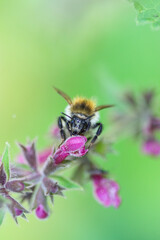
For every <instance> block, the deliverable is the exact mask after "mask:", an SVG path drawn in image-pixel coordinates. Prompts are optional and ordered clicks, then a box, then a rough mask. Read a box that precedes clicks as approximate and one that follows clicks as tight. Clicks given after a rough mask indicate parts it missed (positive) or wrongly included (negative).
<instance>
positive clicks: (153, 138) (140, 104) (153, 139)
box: [112, 90, 160, 156]
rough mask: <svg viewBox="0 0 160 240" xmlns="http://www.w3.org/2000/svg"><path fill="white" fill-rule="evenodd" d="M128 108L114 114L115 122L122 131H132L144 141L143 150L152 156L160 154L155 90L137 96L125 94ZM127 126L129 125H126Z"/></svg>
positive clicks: (159, 128)
mask: <svg viewBox="0 0 160 240" xmlns="http://www.w3.org/2000/svg"><path fill="white" fill-rule="evenodd" d="M124 100H125V104H124V106H126V110H125V111H121V112H118V113H116V114H115V115H114V117H113V119H112V120H114V123H116V125H117V126H119V129H120V133H122V132H126V131H125V130H127V131H130V133H132V134H133V135H134V136H135V137H136V138H137V137H139V138H140V139H141V142H142V152H143V153H144V154H147V155H151V156H159V155H160V137H159V136H158V134H159V131H160V116H158V115H157V114H156V112H155V109H154V105H155V104H153V102H154V101H155V92H154V91H153V90H150V91H146V92H144V93H142V95H141V96H139V97H136V96H135V95H134V94H133V93H127V94H125V96H124ZM126 126H127V127H126Z"/></svg>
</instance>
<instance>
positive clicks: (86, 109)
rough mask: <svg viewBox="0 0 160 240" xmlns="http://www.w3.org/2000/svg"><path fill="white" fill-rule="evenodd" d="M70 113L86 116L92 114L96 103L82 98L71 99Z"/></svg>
mask: <svg viewBox="0 0 160 240" xmlns="http://www.w3.org/2000/svg"><path fill="white" fill-rule="evenodd" d="M70 108H71V112H73V113H82V114H85V115H87V116H90V115H92V114H94V112H95V108H96V103H95V101H94V100H91V99H86V98H83V97H76V98H74V99H73V101H72V104H71V107H70Z"/></svg>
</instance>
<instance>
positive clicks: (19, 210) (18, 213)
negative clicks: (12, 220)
mask: <svg viewBox="0 0 160 240" xmlns="http://www.w3.org/2000/svg"><path fill="white" fill-rule="evenodd" d="M14 210H15V214H16V216H17V217H18V216H20V215H21V214H22V213H23V211H22V210H21V209H18V208H15V209H14Z"/></svg>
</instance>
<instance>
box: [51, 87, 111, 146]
mask: <svg viewBox="0 0 160 240" xmlns="http://www.w3.org/2000/svg"><path fill="white" fill-rule="evenodd" d="M54 89H55V90H56V92H57V93H58V94H59V95H61V96H62V97H63V98H64V99H65V100H66V101H67V103H68V104H69V105H68V106H67V107H66V109H65V113H63V112H62V113H61V114H63V115H64V116H60V117H59V118H58V127H59V129H60V134H61V138H62V140H63V141H65V139H66V136H67V133H66V128H67V130H68V133H69V135H70V136H73V135H86V134H87V133H89V132H90V130H92V129H97V131H96V133H95V135H93V137H89V139H91V142H90V145H89V147H91V146H92V145H93V144H94V143H95V141H96V140H97V138H98V136H99V135H100V134H101V133H102V127H103V126H102V123H100V122H98V120H99V113H98V111H100V110H102V109H104V108H110V107H112V106H113V105H101V106H96V103H95V101H93V100H91V99H87V98H83V97H76V98H74V99H73V100H72V99H71V98H70V97H69V96H68V95H67V94H66V93H64V92H63V91H61V90H59V89H57V88H55V87H54Z"/></svg>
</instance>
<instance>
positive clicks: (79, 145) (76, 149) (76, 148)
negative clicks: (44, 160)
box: [53, 136, 88, 164]
mask: <svg viewBox="0 0 160 240" xmlns="http://www.w3.org/2000/svg"><path fill="white" fill-rule="evenodd" d="M86 142H87V138H86V137H85V136H74V137H69V138H67V139H66V141H65V142H64V143H63V144H62V145H61V146H60V148H58V150H57V151H56V152H55V154H54V156H53V158H54V160H55V163H56V164H59V163H61V162H62V161H63V160H64V159H65V158H66V157H68V156H74V157H82V156H84V155H85V154H86V153H87V152H88V149H85V143H86Z"/></svg>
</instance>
